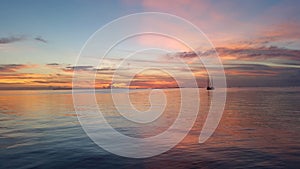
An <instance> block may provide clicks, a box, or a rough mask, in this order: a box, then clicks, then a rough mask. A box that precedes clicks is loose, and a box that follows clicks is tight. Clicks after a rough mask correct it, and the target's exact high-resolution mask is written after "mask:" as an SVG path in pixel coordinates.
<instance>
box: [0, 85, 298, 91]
mask: <svg viewBox="0 0 300 169" xmlns="http://www.w3.org/2000/svg"><path fill="white" fill-rule="evenodd" d="M299 87H300V86H234V87H227V88H228V89H230V88H299ZM184 88H194V87H182V88H180V87H165V88H95V90H105V89H108V90H109V89H130V90H136V89H184ZM198 88H199V89H205V88H206V87H198ZM73 89H75V90H91V89H94V88H0V91H5V90H33V91H34V90H73Z"/></svg>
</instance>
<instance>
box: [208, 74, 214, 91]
mask: <svg viewBox="0 0 300 169" xmlns="http://www.w3.org/2000/svg"><path fill="white" fill-rule="evenodd" d="M214 89H215V88H214V86H213V81H212V80H211V81H210V78H209V77H208V80H207V87H206V90H214Z"/></svg>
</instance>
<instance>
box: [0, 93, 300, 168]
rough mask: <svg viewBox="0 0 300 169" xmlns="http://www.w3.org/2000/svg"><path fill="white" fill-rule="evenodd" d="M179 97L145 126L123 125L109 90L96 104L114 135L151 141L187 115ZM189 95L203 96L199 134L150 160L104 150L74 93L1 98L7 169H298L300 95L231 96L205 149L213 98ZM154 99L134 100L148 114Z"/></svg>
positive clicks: (0, 146)
mask: <svg viewBox="0 0 300 169" xmlns="http://www.w3.org/2000/svg"><path fill="white" fill-rule="evenodd" d="M179 90H180V89H164V90H163V91H164V92H165V93H166V98H167V99H168V102H167V105H166V109H165V112H163V114H162V115H161V117H160V118H159V119H157V120H156V121H155V122H153V123H151V124H145V125H142V124H136V123H132V122H130V121H128V120H126V119H125V118H123V117H121V115H120V114H118V113H117V111H116V109H115V107H114V104H113V101H112V99H111V94H109V92H107V90H98V91H96V98H97V102H98V105H99V107H100V108H101V110H102V111H103V114H104V115H105V117H106V118H107V121H108V122H109V123H110V125H111V126H112V127H114V128H115V129H116V130H117V131H119V132H120V133H122V134H124V135H128V136H130V137H138V138H144V137H151V136H154V135H157V134H159V133H161V132H163V131H165V130H167V129H168V127H170V125H172V123H173V122H174V120H175V119H176V118H177V115H178V110H179V108H180V94H179ZM189 90H199V92H200V98H201V101H200V103H199V104H200V111H199V114H198V117H197V119H196V122H195V124H194V127H193V128H192V129H191V131H190V132H189V133H188V135H187V136H186V137H185V138H184V139H183V140H182V141H181V142H180V143H179V144H178V145H177V146H175V147H173V148H172V149H171V150H169V151H167V152H165V153H163V154H160V155H157V156H154V157H151V158H143V159H131V158H125V157H120V156H117V155H114V154H111V153H109V152H107V151H105V150H103V149H102V148H100V147H99V146H97V145H96V144H95V143H94V142H93V141H92V140H91V139H90V138H89V137H88V136H87V135H86V133H85V132H84V130H83V129H82V128H81V125H80V123H79V121H78V119H77V115H76V112H75V111H74V107H73V100H72V91H63V90H56V91H0V168H1V169H2V168H3V169H9V168H16V169H19V168H20V169H21V168H22V169H25V168H49V169H50V168H51V169H52V168H151V169H152V168H207V169H216V168H230V169H231V168H272V169H273V168H299V166H300V104H299V103H300V102H299V100H300V88H229V89H228V90H227V101H226V106H225V111H224V113H223V117H222V119H221V121H220V123H219V126H218V128H217V129H216V131H215V133H214V134H213V135H212V137H211V138H209V139H208V140H207V141H206V142H205V143H203V144H199V143H198V137H199V134H200V131H201V128H202V126H203V123H204V121H205V119H206V115H207V111H208V108H209V105H210V92H209V91H206V90H204V89H189ZM120 92H121V91H120ZM149 92H150V90H136V91H133V92H132V93H130V99H131V101H132V104H133V105H134V106H135V108H136V109H138V110H141V111H145V110H147V109H148V108H149V105H150V103H149V100H148V98H149ZM80 95H82V98H83V99H84V98H85V97H89V94H88V93H84V92H83V93H80ZM191 99H193V98H191ZM187 101H188V100H187ZM104 130H105V129H103V134H105V132H107V131H104ZM101 132H102V131H101V129H100V133H101ZM141 151H143V148H141Z"/></svg>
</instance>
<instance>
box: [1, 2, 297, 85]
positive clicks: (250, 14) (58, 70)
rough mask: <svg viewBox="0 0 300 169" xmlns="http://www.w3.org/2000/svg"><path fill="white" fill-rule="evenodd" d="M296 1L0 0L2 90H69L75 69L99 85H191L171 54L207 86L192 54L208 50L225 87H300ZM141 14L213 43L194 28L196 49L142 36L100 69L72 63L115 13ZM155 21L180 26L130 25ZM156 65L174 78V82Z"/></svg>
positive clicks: (119, 48)
mask: <svg viewBox="0 0 300 169" xmlns="http://www.w3.org/2000/svg"><path fill="white" fill-rule="evenodd" d="M299 6H300V1H296V0H295V1H285V0H264V1H261V0H253V1H238V0H222V1H221V0H211V1H202V0H172V1H155V0H120V1H113V0H112V1H109V0H106V1H92V0H91V1H84V0H72V1H71V0H68V1H58V0H53V1H38V0H28V1H17V0H3V1H1V5H0V20H1V26H0V59H1V63H0V74H1V75H0V89H53V88H71V87H72V76H73V72H74V70H78V72H80V75H81V76H88V75H89V74H91V73H96V80H95V87H97V88H107V87H111V86H114V87H128V85H129V86H130V87H132V88H161V87H177V86H178V83H181V84H184V85H183V86H186V87H189V85H188V84H189V83H190V81H189V80H190V79H189V78H187V77H188V76H187V71H188V70H186V68H184V67H183V66H182V65H181V64H178V62H177V61H178V60H177V59H181V61H183V62H184V63H186V64H188V65H189V67H190V69H191V71H192V72H193V73H194V76H195V78H196V80H197V83H198V85H199V86H200V87H205V85H206V79H207V72H206V70H205V68H204V67H203V65H202V66H201V63H200V60H199V57H198V56H200V57H203V58H205V57H209V55H210V54H211V53H212V52H211V51H213V49H212V47H214V48H215V49H216V52H217V54H218V56H219V57H220V59H221V62H222V63H223V65H224V70H225V74H226V79H227V86H229V87H257V86H264V87H265V86H279V87H282V86H300V79H299V77H300V76H299V75H300V57H299V56H300V29H299V27H300V12H299V10H298V7H299ZM141 12H162V13H168V14H172V15H176V16H178V17H181V18H184V19H186V20H188V21H189V22H191V23H192V24H194V25H195V26H197V27H198V28H199V29H200V30H201V31H202V32H203V33H204V34H205V35H206V36H207V38H208V39H209V40H210V41H211V43H212V44H213V46H204V45H203V43H202V41H203V39H201V40H199V39H193V37H194V36H193V32H186V33H185V34H184V36H185V37H186V38H187V39H189V40H190V41H193V42H194V43H193V48H195V49H196V51H191V50H190V49H189V48H186V47H185V46H183V45H182V44H178V43H177V42H176V41H175V42H174V39H173V40H172V39H170V38H166V37H163V36H153V35H151V34H147V35H143V36H137V37H134V38H131V39H130V38H129V39H127V40H126V41H125V42H124V43H121V44H120V45H117V46H116V47H115V48H114V50H112V51H111V53H110V54H109V56H108V57H107V58H105V59H104V60H102V62H101V64H99V65H98V66H95V65H92V64H91V65H87V64H82V65H81V64H78V63H77V57H78V55H79V52H80V51H81V49H82V47H83V46H84V45H85V43H86V41H87V40H88V39H89V38H90V37H91V36H92V35H93V33H95V32H96V31H97V30H98V29H100V28H101V27H103V26H104V25H106V24H108V23H109V22H111V21H113V20H115V19H118V18H119V17H123V16H126V15H129V14H134V13H141ZM153 25H156V26H158V27H160V28H161V29H163V30H169V31H170V32H174V33H178V32H182V30H181V29H183V28H182V27H184V26H182V25H179V24H178V23H174V22H172V21H170V22H162V21H159V20H156V19H148V20H141V22H137V23H135V27H134V29H138V28H151V27H152V26H153ZM153 27H154V26H153ZM124 29H131V28H130V27H129V28H128V27H126V26H125V27H119V28H117V29H113V30H111V32H112V33H111V34H109V35H108V36H106V37H105V38H106V39H105V40H108V39H110V38H113V37H114V34H117V33H119V32H122V30H124ZM100 38H101V37H100ZM104 46H105V45H103V47H104ZM100 48H101V47H100ZM143 48H145V49H148V48H155V49H152V50H147V51H140V52H138V53H136V54H134V55H133V56H132V57H131V58H129V59H127V60H126V62H124V63H123V62H122V59H124V58H125V57H126V56H128V55H129V54H132V53H135V52H137V50H138V49H143ZM158 49H159V50H158ZM92 55H95V56H96V55H97V53H93V54H91V57H93V56H92ZM121 62H122V66H121V67H120V66H118V65H119V64H120V63H121ZM149 65H151V66H152V67H153V68H151V69H148V70H143V71H140V72H138V73H137V74H135V75H134V76H133V79H131V80H130V83H127V82H128V80H129V78H128V77H129V75H131V74H132V73H133V72H134V70H140V69H138V68H141V67H145V66H149ZM162 68H163V69H165V70H168V71H169V70H170V71H172V72H173V73H175V74H177V75H178V76H180V80H179V81H180V82H177V81H176V80H175V79H174V77H172V75H170V74H168V73H167V72H164V71H162ZM117 70H118V71H117ZM116 71H117V72H118V74H117V75H116V76H113V74H114V73H115V72H116ZM112 77H114V78H115V79H114V82H112ZM82 87H84V85H83V86H82Z"/></svg>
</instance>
